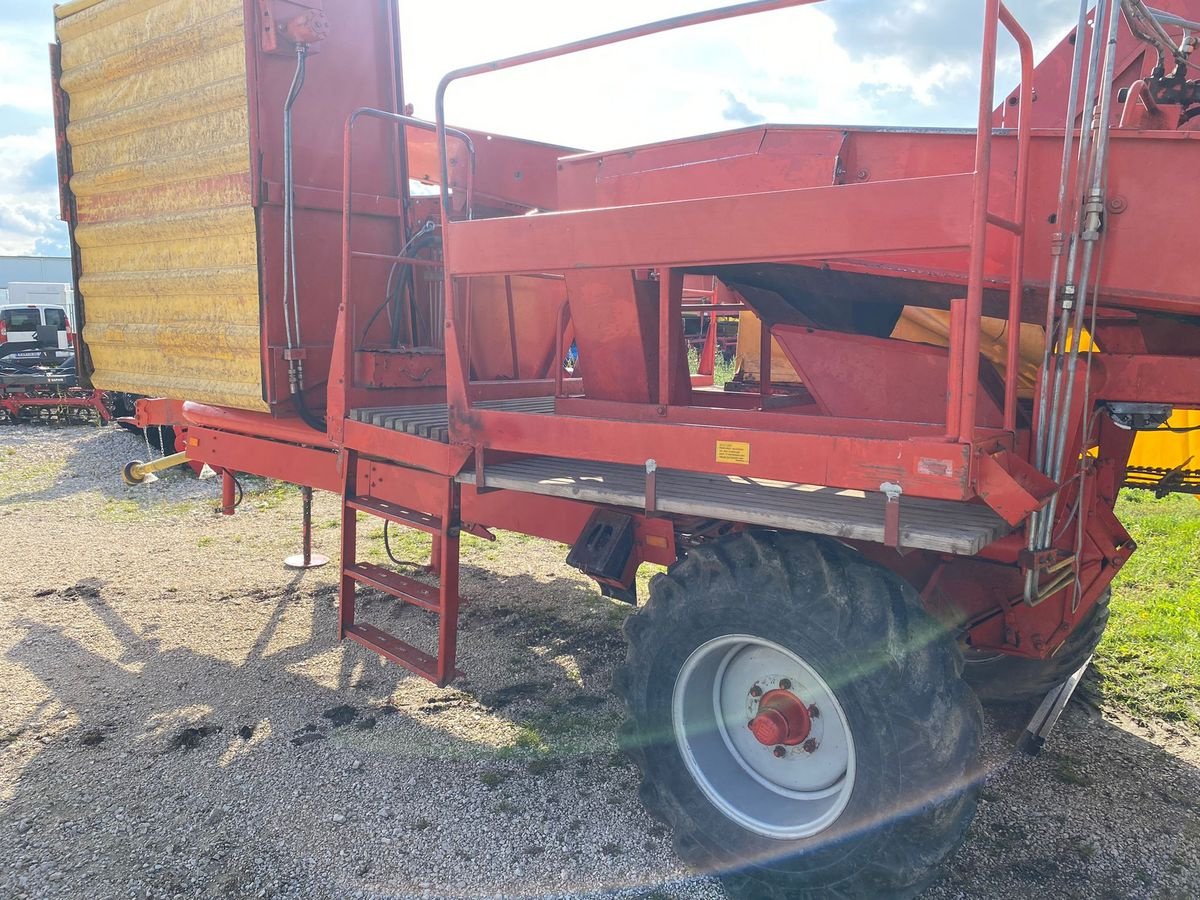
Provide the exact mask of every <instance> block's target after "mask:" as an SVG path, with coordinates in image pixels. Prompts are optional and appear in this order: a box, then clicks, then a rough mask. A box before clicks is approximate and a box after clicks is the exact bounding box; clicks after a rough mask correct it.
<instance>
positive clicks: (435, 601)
mask: <svg viewBox="0 0 1200 900" xmlns="http://www.w3.org/2000/svg"><path fill="white" fill-rule="evenodd" d="M346 574H347V575H349V576H350V577H351V578H353V579H354V580H355V581H357V582H358V583H359V584H364V585H366V586H367V587H373V588H375V589H376V590H380V591H383V592H384V593H385V594H391V595H392V596H393V597H396V598H398V599H400V600H403V601H404V602H405V603H411V604H412V605H413V606H419V607H420V608H421V609H427V610H429V611H430V612H435V613H436V612H441V610H442V604H441V602H440V600H439V597H438V589H437V588H435V587H432V586H431V585H428V584H423V583H422V582H420V581H417V580H416V579H415V578H409V577H408V576H407V575H402V574H400V573H399V572H393V571H392V570H390V569H385V568H384V567H383V566H377V565H374V564H373V563H362V562H360V563H355V564H354V565H351V566H346Z"/></svg>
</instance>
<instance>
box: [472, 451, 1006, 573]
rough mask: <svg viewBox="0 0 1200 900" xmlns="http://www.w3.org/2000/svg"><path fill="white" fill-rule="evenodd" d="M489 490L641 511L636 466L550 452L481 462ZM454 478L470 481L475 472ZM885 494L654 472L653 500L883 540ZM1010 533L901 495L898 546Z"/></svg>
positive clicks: (669, 506) (966, 541) (961, 545)
mask: <svg viewBox="0 0 1200 900" xmlns="http://www.w3.org/2000/svg"><path fill="white" fill-rule="evenodd" d="M486 478H487V485H488V487H494V488H504V489H507V490H513V491H525V492H527V493H533V494H548V495H551V496H555V497H570V498H573V499H578V500H586V501H589V502H593V503H607V504H612V505H614V506H626V507H632V508H635V509H636V508H644V507H645V503H646V475H645V471H644V470H643V469H642V468H641V467H640V466H630V465H618V464H615V463H598V462H589V461H587V460H580V459H559V458H557V457H549V456H542V457H531V458H526V459H521V460H516V461H513V462H507V463H500V464H497V465H493V466H488V468H487V472H486ZM459 481H461V482H464V483H467V484H474V482H475V473H474V472H464V473H463V474H462V475H460V476H459ZM884 503H885V500H884V496H883V494H880V493H874V492H870V493H864V492H862V491H840V490H836V489H834V488H828V487H820V486H818V485H805V484H789V483H786V482H779V481H765V480H761V479H748V478H741V477H737V476H725V475H706V474H699V473H694V472H681V471H675V470H670V469H659V470H658V473H657V476H656V505H657V508H658V509H659V510H660V511H662V512H665V513H677V514H681V515H690V516H702V517H705V518H713V519H725V520H728V521H732V522H744V523H746V524H749V525H766V526H770V527H773V528H784V529H789V530H794V531H806V532H810V533H813V534H826V535H832V536H834V537H841V538H852V539H857V540H866V541H876V542H879V543H882V542H883V535H884ZM1009 531H1011V529H1010V527H1009V526H1008V524H1007V523H1006V522H1005V521H1004V520H1003V519H1001V518H1000V517H999V516H998V515H996V514H995V513H994V512H992V511H991V510H990V509H988V508H987V507H986V506H980V505H976V504H969V503H955V502H952V501H945V500H924V499H918V498H915V497H904V498H902V499H901V501H900V543H901V546H903V547H909V548H913V549H921V550H935V551H939V552H943V553H959V554H965V555H974V554H976V553H978V552H979V551H980V550H982V549H983V548H984V547H986V546H987V545H988V544H990V543H992V542H993V541H995V540H997V539H998V538H1000V537H1003V536H1004V535H1005V534H1007V533H1008V532H1009Z"/></svg>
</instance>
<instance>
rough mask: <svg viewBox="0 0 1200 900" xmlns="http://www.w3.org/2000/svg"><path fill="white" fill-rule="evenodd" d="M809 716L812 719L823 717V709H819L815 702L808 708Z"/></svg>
mask: <svg viewBox="0 0 1200 900" xmlns="http://www.w3.org/2000/svg"><path fill="white" fill-rule="evenodd" d="M808 716H809V718H810V719H819V718H821V711H820V710H819V709H817V704H815V703H814V704H813V705H812V706H810V707H809V708H808Z"/></svg>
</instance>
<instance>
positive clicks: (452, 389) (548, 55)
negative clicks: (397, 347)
mask: <svg viewBox="0 0 1200 900" xmlns="http://www.w3.org/2000/svg"><path fill="white" fill-rule="evenodd" d="M820 2H822V0H751V2H747V3H738V4H735V5H733V6H723V7H720V8H717V9H710V10H704V11H702V12H697V13H688V14H685V15H682V16H675V17H673V18H670V19H660V20H659V21H656V22H649V23H647V24H645V25H636V26H634V27H632V28H625V29H622V30H620V31H611V32H608V33H607V34H602V35H597V36H595V37H590V38H584V39H582V40H578V41H572V42H571V43H568V44H559V45H558V46H555V47H548V48H545V49H543V50H534V51H531V52H529V53H522V54H519V55H517V56H509V57H505V58H503V59H498V60H493V61H491V62H486V63H481V64H479V65H474V66H466V67H463V68H461V69H455V70H453V71H451V72H448V73H447V74H446V75H444V76H443V77H442V80H441V81H440V82H439V83H438V88H437V96H436V99H435V101H434V103H435V118H436V120H437V142H438V163H439V180H440V182H441V184H440V185H439V187H440V190H441V207H442V252H443V255H444V256H446V257H449V256H450V253H449V250H448V247H449V244H450V231H451V229H450V223H451V221H452V219H451V216H452V215H453V210H452V209H451V204H450V187H449V181H450V158H449V152H448V150H447V136H448V135H449V134H450V132H451V129H449V128H447V126H446V91H447V90H448V89H449V87H450V85H451V84H453V83H454V82H455V81H458V80H460V79H463V78H470V77H473V76H476V75H484V74H486V73H488V72H499V71H501V70H503V69H512V68H516V67H517V66H524V65H528V64H529V63H534V62H541V61H543V60H547V59H554V58H556V57H559V56H567V55H568V54H571V53H579V52H581V51H583V50H593V49H596V48H598V47H605V46H609V45H611V44H618V43H622V42H624V41H630V40H634V39H636V38H640V37H648V36H650V35H652V34H662V33H663V32H666V31H674V30H676V29H679V28H687V27H690V26H692V25H702V24H705V23H708V22H720V21H723V20H725V19H735V18H740V17H742V16H749V15H754V14H756V13H763V12H771V11H773V10H777V9H790V8H793V7H798V6H811V5H813V4H814V3H820ZM445 294H446V323H445V324H446V395H447V399H448V402H449V405H450V408H451V410H452V415H451V418H453V410H454V409H455V408H460V407H463V406H466V405H469V402H470V401H469V400H468V392H467V383H468V382H469V381H470V370H469V368H468V367H467V366H466V363H465V360H464V359H463V357H462V354H461V353H460V352H459V341H458V338H457V335H458V323H457V321H456V314H455V308H454V299H453V298H454V275H453V274H452V273H451V271H450V269H449V268H448V267H447V269H446V271H445ZM468 350H469V348H468ZM559 365H560V366H561V360H560V362H559ZM662 365H664V366H665V365H666V363H665V361H664V362H663V363H662Z"/></svg>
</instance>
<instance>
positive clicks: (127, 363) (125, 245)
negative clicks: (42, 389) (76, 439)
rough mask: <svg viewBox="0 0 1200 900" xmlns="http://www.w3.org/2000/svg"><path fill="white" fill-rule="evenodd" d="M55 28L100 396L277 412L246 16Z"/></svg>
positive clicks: (152, 5)
mask: <svg viewBox="0 0 1200 900" xmlns="http://www.w3.org/2000/svg"><path fill="white" fill-rule="evenodd" d="M56 15H57V16H58V19H59V21H58V37H59V41H60V42H61V44H62V59H63V75H62V85H63V89H64V90H65V91H67V93H68V94H69V95H70V99H71V106H70V118H71V121H70V124H69V126H68V129H67V135H68V139H69V140H70V142H71V148H72V162H73V164H74V168H75V174H74V177H73V178H72V180H71V187H72V189H73V190H74V192H75V196H76V206H77V213H78V222H77V225H76V229H75V238H76V240H77V242H78V243H79V246H80V253H81V261H82V267H83V272H82V276H81V278H80V283H79V287H80V295H81V297H82V299H83V304H84V311H85V318H86V324H85V326H84V331H83V338H84V341H85V342H86V343H87V345H88V349H89V350H90V351H91V355H92V362H93V363H94V365H95V367H96V371H95V374H94V376H93V380H94V382H95V383H96V385H97V386H99V387H102V388H106V389H109V390H120V391H129V392H132V393H138V394H148V395H152V396H164V397H175V398H179V399H184V400H198V401H201V402H205V403H214V404H220V405H224V406H234V407H238V408H242V409H258V410H261V409H265V408H266V405H265V403H264V402H263V399H262V373H261V363H260V344H261V331H260V325H259V299H258V241H257V234H256V224H255V215H254V210H253V208H252V206H251V181H250V177H251V176H250V125H249V113H248V98H247V75H246V59H245V49H244V40H245V37H244V20H243V5H242V0H77V2H73V3H67V4H64V5H62V6H60V7H58V8H57V9H56Z"/></svg>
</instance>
